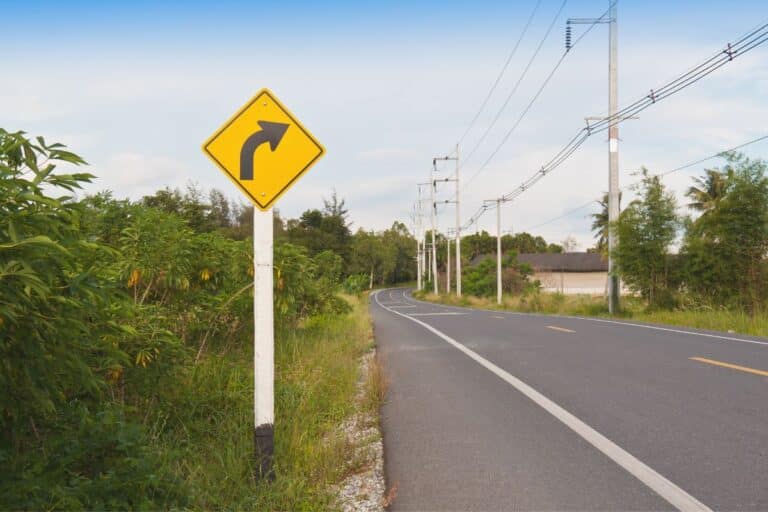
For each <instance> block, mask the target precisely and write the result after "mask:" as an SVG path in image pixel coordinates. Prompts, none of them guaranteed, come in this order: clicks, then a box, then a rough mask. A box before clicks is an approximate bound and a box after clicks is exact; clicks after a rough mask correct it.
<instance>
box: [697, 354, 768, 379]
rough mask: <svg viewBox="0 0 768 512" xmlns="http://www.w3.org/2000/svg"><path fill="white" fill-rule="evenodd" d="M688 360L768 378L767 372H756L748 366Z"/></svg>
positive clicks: (700, 359)
mask: <svg viewBox="0 0 768 512" xmlns="http://www.w3.org/2000/svg"><path fill="white" fill-rule="evenodd" d="M688 359H690V360H691V361H698V362H700V363H707V364H713V365H715V366H722V367H723V368H730V369H731V370H738V371H740V372H746V373H754V374H755V375H761V376H763V377H768V372H766V371H765V370H756V369H755V368H750V367H748V366H739V365H737V364H731V363H724V362H722V361H716V360H714V359H707V358H705V357H689V358H688Z"/></svg>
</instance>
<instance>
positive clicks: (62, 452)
mask: <svg viewBox="0 0 768 512" xmlns="http://www.w3.org/2000/svg"><path fill="white" fill-rule="evenodd" d="M85 165H86V163H85V161H84V160H83V159H82V158H81V157H80V156H78V155H76V154H75V153H72V152H70V151H68V150H67V148H65V147H64V146H62V145H60V144H49V143H48V142H46V141H45V140H44V139H42V138H35V139H32V138H29V137H27V136H26V135H25V134H24V133H22V132H13V133H11V132H7V131H4V130H1V129H0V388H2V390H3V393H2V394H0V432H1V433H0V463H1V465H2V468H3V470H2V471H0V508H2V509H5V510H21V509H24V510H57V509H89V510H99V509H139V508H143V509H168V508H194V509H258V510H328V509H332V508H333V502H332V496H331V495H330V494H329V492H330V491H329V485H330V484H331V483H334V482H336V481H338V480H339V479H340V478H342V477H343V476H344V474H345V472H348V471H352V470H354V468H350V467H349V466H348V464H346V463H345V462H344V461H345V460H346V458H345V457H346V455H347V454H348V453H349V451H350V449H351V448H350V446H348V445H347V444H346V443H345V442H344V441H343V438H342V437H341V436H339V435H338V433H337V429H338V427H339V425H341V423H342V422H343V421H344V419H345V418H347V417H348V416H349V415H351V414H352V413H353V412H354V408H355V407H356V404H355V393H356V387H355V386H356V382H357V379H358V378H359V373H358V371H359V368H358V365H359V360H360V357H361V355H362V354H364V353H365V352H366V351H368V350H370V349H371V347H372V337H371V330H370V325H369V319H368V316H367V315H368V313H367V300H366V298H365V296H364V294H363V293H362V292H363V291H364V290H365V289H366V288H368V287H369V286H370V285H371V282H373V283H374V284H386V283H392V282H394V281H396V280H408V279H412V278H413V276H412V274H413V271H412V270H409V268H410V267H409V266H408V265H405V264H403V263H402V262H401V260H402V259H408V258H412V254H409V253H408V252H407V251H408V250H410V249H407V248H410V247H411V246H412V245H415V242H414V243H413V244H411V241H412V238H410V237H409V236H408V234H407V231H406V230H405V229H404V226H402V225H398V224H395V225H393V227H392V228H391V229H390V230H386V231H384V232H381V233H372V232H365V231H358V233H354V234H353V233H352V232H351V231H350V228H349V223H348V221H347V220H346V210H345V208H344V202H343V201H342V200H339V199H337V198H336V196H335V194H334V195H333V196H332V198H331V200H329V201H326V203H325V205H324V207H323V208H322V209H318V210H309V211H307V212H305V213H304V214H303V215H302V216H301V218H299V219H287V220H286V219H281V218H280V217H279V216H277V217H276V221H275V231H276V245H275V280H274V283H275V284H274V286H275V290H274V292H275V310H276V380H277V382H276V417H277V419H276V425H275V431H276V447H275V449H276V461H275V470H276V476H277V478H276V480H275V481H274V482H273V483H271V484H264V483H259V482H257V481H256V480H255V479H254V478H253V475H252V472H251V469H252V466H251V464H252V453H253V437H252V436H253V414H252V399H253V398H252V397H253V367H252V358H253V348H252V347H253V339H252V336H253V335H252V318H253V317H252V302H253V298H252V283H253V267H252V244H251V239H250V237H251V233H252V226H253V225H252V211H251V209H250V208H248V207H244V206H241V205H239V204H236V203H232V202H230V201H228V200H227V199H226V198H225V196H224V195H223V194H221V193H220V192H218V191H215V190H214V191H211V192H210V193H209V194H204V193H203V192H201V191H200V190H198V189H196V188H195V187H192V186H190V187H189V188H188V189H187V190H186V191H184V192H182V191H179V190H172V189H164V190H159V191H157V192H156V193H155V194H153V195H151V196H146V197H144V198H143V199H141V200H138V201H131V200H128V199H119V198H115V197H114V196H113V194H111V193H110V192H102V193H99V194H95V195H83V194H82V190H81V189H82V187H83V186H84V185H85V184H88V183H90V182H92V181H93V180H94V179H95V176H93V175H91V174H88V173H85V172H81V171H80V169H81V168H83V167H84V166H85ZM408 272H411V274H409V273H408ZM377 393H378V391H376V387H375V386H371V387H370V394H371V397H370V399H369V400H368V403H372V404H376V403H378V400H379V399H378V398H377V397H376V394H377Z"/></svg>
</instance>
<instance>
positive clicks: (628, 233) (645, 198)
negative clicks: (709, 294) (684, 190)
mask: <svg viewBox="0 0 768 512" xmlns="http://www.w3.org/2000/svg"><path fill="white" fill-rule="evenodd" d="M642 177H643V178H642V181H641V183H640V185H639V187H637V188H638V189H639V193H640V197H639V198H638V199H636V200H634V201H632V202H631V203H630V204H629V206H627V208H626V209H625V210H624V211H623V212H622V213H621V215H619V220H618V222H617V223H616V226H615V227H614V229H615V230H616V234H617V236H618V237H619V240H621V243H620V244H619V246H618V248H617V249H616V250H615V251H614V257H615V258H616V264H617V266H618V269H619V272H620V274H621V276H622V279H624V281H625V282H626V283H627V285H628V286H629V287H630V288H631V289H633V290H635V291H637V292H639V293H640V294H641V295H642V297H643V298H645V299H646V300H647V301H648V303H649V304H650V305H651V306H658V305H662V304H663V303H665V302H666V301H668V300H669V299H670V296H669V293H667V292H668V291H669V290H668V288H667V284H668V281H667V278H668V264H669V247H670V244H671V243H672V242H673V241H674V239H675V234H676V231H677V227H678V225H679V220H678V218H677V214H676V213H675V212H676V207H677V205H676V202H675V197H674V195H673V194H672V193H671V192H668V191H667V190H666V189H665V187H664V185H663V184H662V182H661V178H659V176H651V175H649V174H648V170H647V169H645V168H643V170H642Z"/></svg>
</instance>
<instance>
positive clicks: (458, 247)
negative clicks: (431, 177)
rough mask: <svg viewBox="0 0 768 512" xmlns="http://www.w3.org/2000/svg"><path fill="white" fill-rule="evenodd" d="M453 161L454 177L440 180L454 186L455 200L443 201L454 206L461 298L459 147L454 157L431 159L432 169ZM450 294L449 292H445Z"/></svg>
mask: <svg viewBox="0 0 768 512" xmlns="http://www.w3.org/2000/svg"><path fill="white" fill-rule="evenodd" d="M438 160H441V161H448V160H454V161H455V162H456V175H455V176H454V177H453V178H444V179H442V180H437V181H444V182H449V181H453V182H454V183H455V184H456V199H455V200H454V201H450V200H447V201H444V202H445V203H455V204H456V228H455V229H456V234H455V236H456V296H457V297H461V210H460V209H459V205H460V202H459V145H458V144H456V156H439V157H435V158H433V159H432V166H433V168H435V169H436V168H437V161H438ZM447 291H448V292H450V290H447Z"/></svg>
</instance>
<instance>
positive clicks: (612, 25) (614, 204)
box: [566, 0, 632, 313]
mask: <svg viewBox="0 0 768 512" xmlns="http://www.w3.org/2000/svg"><path fill="white" fill-rule="evenodd" d="M617 3H618V0H608V19H604V17H600V18H596V19H585V18H571V19H569V20H568V21H567V27H566V49H567V50H570V48H571V27H570V25H593V24H596V23H607V24H608V118H607V119H609V123H608V225H609V228H608V311H609V312H610V313H618V311H619V294H620V290H621V282H620V280H619V276H618V274H617V273H616V266H615V262H614V261H613V252H614V251H615V250H616V248H617V247H618V245H619V240H618V237H617V236H616V234H615V233H614V232H613V229H611V227H612V226H613V225H614V223H615V222H616V221H617V220H618V219H619V126H618V125H619V122H621V121H622V120H623V119H632V118H629V117H628V118H623V119H617V118H616V110H617V107H618V102H619V98H618V97H619V92H618V90H619V85H618V29H617V20H616V17H617V8H616V4H617ZM590 119H595V118H587V125H589V120H590ZM597 119H600V118H597Z"/></svg>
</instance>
